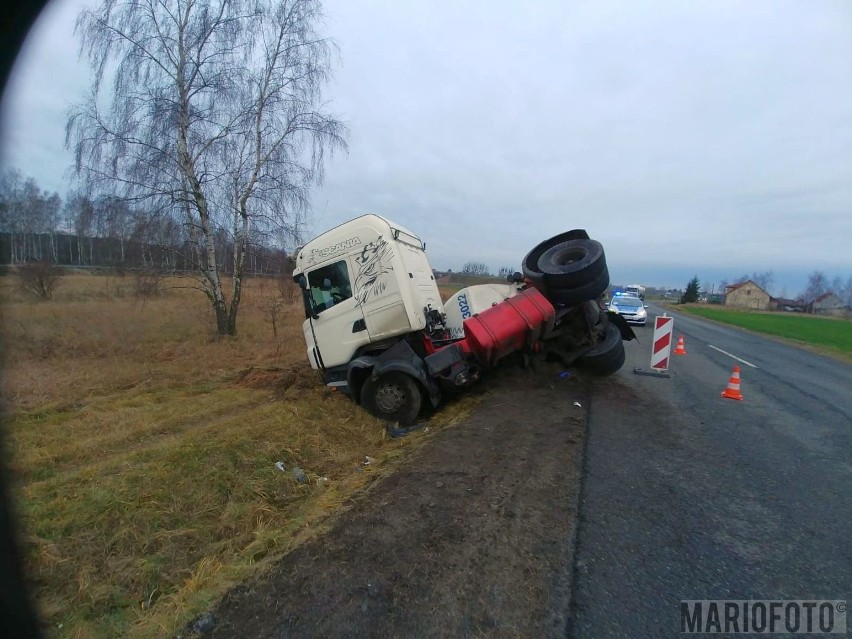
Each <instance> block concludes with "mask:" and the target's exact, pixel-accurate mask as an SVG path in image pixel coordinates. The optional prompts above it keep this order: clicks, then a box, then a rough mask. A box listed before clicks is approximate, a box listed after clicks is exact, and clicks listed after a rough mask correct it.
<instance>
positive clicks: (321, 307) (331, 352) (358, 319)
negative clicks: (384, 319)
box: [305, 258, 370, 369]
mask: <svg viewBox="0 0 852 639" xmlns="http://www.w3.org/2000/svg"><path fill="white" fill-rule="evenodd" d="M305 275H306V277H307V280H308V290H307V293H308V295H309V296H310V301H311V306H312V310H313V315H314V316H313V317H311V316H310V314H309V316H308V320H307V321H308V322H309V323H310V327H309V328H310V330H311V331H312V336H313V341H314V349H316V351H317V353H316V355H314V354H313V353H309V354H308V357H309V358H310V359H311V360H313V361H315V362H316V363H317V365H318V367H319V368H320V369H324V368H332V367H334V366H340V365H343V364H348V363H349V361H350V360H351V359H352V356H353V354H354V353H355V351H356V350H357V349H358V348H359V347H360V346H361V345H363V344H366V343H368V342H369V341H370V336H369V334H368V333H367V326H366V323H365V321H364V313H363V312H362V310H361V307H360V306H359V305H358V300H357V299H356V298H355V296H354V295H353V291H352V277H351V273H350V270H349V266H348V264H347V260H346V259H345V258H343V259H340V260H338V261H336V262H329V263H326V264H323V265H322V266H319V267H317V268H314V269H312V270H311V271H308V272H307V273H306V274H305ZM306 328H308V327H306Z"/></svg>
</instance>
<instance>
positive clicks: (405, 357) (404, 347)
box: [347, 340, 441, 406]
mask: <svg viewBox="0 0 852 639" xmlns="http://www.w3.org/2000/svg"><path fill="white" fill-rule="evenodd" d="M367 368H372V373H371V375H376V376H380V375H383V374H385V373H390V372H392V371H397V372H400V373H405V374H406V375H408V376H409V377H413V378H414V379H416V380H417V381H419V382H420V384H421V386H423V388H424V389H426V392H427V393H428V394H429V401H431V402H432V405H433V406H437V405H438V404H439V403H440V401H441V391H440V389H439V388H438V385H437V384H436V383H435V380H433V379H432V378H431V377H430V376H429V371H428V369H427V368H426V362H424V361H423V358H421V357H420V356H419V355H418V354H417V353H415V352H414V350H413V349H412V348H411V346H409V345H408V342H406V341H404V340H401V341H399V342H397V343H396V344H394V345H393V346H392V347H390V348H389V349H387V350H386V351H384V352H383V353H382V354H381V355H379V356H377V357H373V356H371V355H362V356H361V357H356V358H355V359H353V360H352V362H350V364H349V373H348V376H347V377H348V379H349V387H350V388H354V386H353V376H354V374H355V372H356V371H358V370H364V369H367Z"/></svg>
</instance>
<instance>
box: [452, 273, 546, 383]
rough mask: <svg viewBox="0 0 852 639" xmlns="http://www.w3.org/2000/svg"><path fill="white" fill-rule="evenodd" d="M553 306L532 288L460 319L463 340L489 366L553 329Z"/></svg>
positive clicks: (530, 345)
mask: <svg viewBox="0 0 852 639" xmlns="http://www.w3.org/2000/svg"><path fill="white" fill-rule="evenodd" d="M555 318H556V309H555V308H553V305H552V304H551V303H550V302H548V301H547V298H546V297H545V296H544V295H542V294H541V293H540V292H539V291H538V290H536V289H534V288H528V289H525V290H523V291H521V292H520V293H518V294H517V295H515V296H513V297H510V298H508V299H507V300H504V301H502V302H500V303H499V304H497V305H495V306H492V307H491V308H489V309H487V310H485V311H482V312H481V313H477V314H476V315H474V316H473V317H469V318H468V319H466V320H465V321H464V337H465V339H464V341H465V342H467V344H466V346H468V347H469V348H470V350H471V351H473V353H474V354H475V355H476V357H477V359H479V361H480V363H482V364H484V365H487V366H493V365H494V364H496V363H497V362H499V361H500V360H501V359H503V358H504V357H506V356H507V355H510V354H511V353H514V352H516V351H519V350H522V349H525V348H533V345H534V344H535V343H536V342H538V341H539V340H540V339H541V338H542V336H543V335H546V334H547V333H549V332H550V331H551V330H553V323H554V320H555Z"/></svg>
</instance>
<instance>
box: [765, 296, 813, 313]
mask: <svg viewBox="0 0 852 639" xmlns="http://www.w3.org/2000/svg"><path fill="white" fill-rule="evenodd" d="M806 307H807V304H805V303H804V302H803V301H802V300H791V299H788V298H786V297H773V298H772V299H771V308H773V309H774V310H776V311H786V312H788V313H804V312H805V310H806Z"/></svg>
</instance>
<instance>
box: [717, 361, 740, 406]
mask: <svg viewBox="0 0 852 639" xmlns="http://www.w3.org/2000/svg"><path fill="white" fill-rule="evenodd" d="M722 397H727V398H728V399H738V400H740V401H742V400H743V394H742V393H741V392H740V367H739V366H734V372H733V373H731V379H730V380H729V381H728V387H727V388H726V389H725V390H723V391H722Z"/></svg>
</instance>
